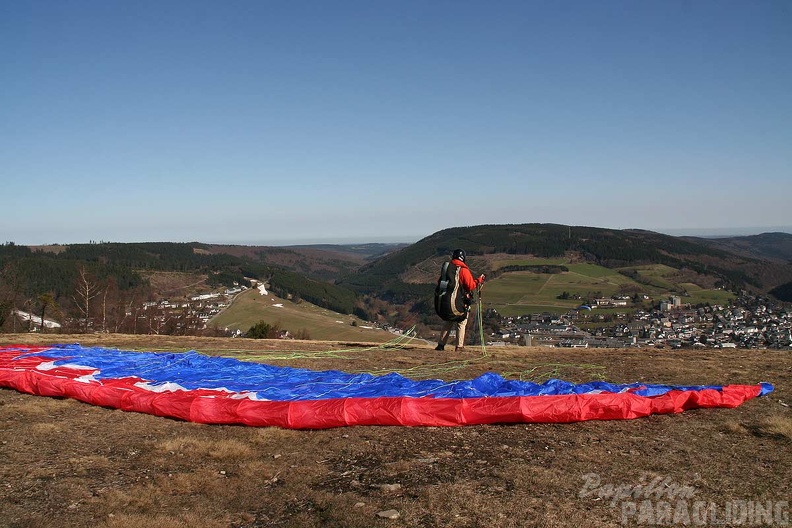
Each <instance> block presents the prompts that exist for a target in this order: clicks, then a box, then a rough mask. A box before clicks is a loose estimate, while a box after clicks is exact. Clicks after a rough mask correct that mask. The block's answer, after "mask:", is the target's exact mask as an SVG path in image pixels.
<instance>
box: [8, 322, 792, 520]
mask: <svg viewBox="0 0 792 528" xmlns="http://www.w3.org/2000/svg"><path fill="white" fill-rule="evenodd" d="M74 342H80V343H82V344H83V345H85V346H92V345H101V346H107V347H118V348H123V349H134V350H173V351H181V350H190V349H194V350H197V351H199V352H202V353H207V354H223V355H233V356H235V357H239V358H244V357H246V356H247V357H254V356H256V357H262V356H264V355H266V354H268V353H270V352H272V351H274V350H287V349H293V350H298V351H305V352H307V351H311V350H330V349H338V350H340V351H341V352H339V354H338V357H334V358H329V359H328V358H325V359H310V358H308V357H304V358H302V359H292V360H283V359H280V360H272V361H270V362H271V363H273V364H283V365H291V366H300V367H309V368H313V369H318V370H324V369H343V370H354V371H363V370H367V371H377V372H381V371H392V370H395V371H400V372H402V373H405V375H412V376H414V377H436V378H443V379H448V380H451V379H460V378H470V377H474V376H476V375H478V374H481V373H483V372H486V371H496V372H500V373H502V374H504V375H508V376H512V377H522V378H524V379H533V380H536V381H543V380H545V379H547V378H548V377H550V376H553V377H560V378H563V379H568V380H570V381H575V382H584V381H589V380H591V379H594V378H598V379H605V380H607V381H612V382H619V383H622V382H633V381H647V382H656V383H669V384H727V383H745V384H754V383H757V382H759V381H768V382H771V383H773V384H774V385H775V387H776V390H775V392H773V393H771V394H770V395H768V396H766V397H763V398H757V399H754V400H750V401H748V402H746V403H745V404H743V405H742V406H740V407H738V408H736V409H706V410H696V411H688V412H686V413H683V414H678V415H664V416H652V417H649V418H643V419H638V420H629V421H597V422H583V423H575V424H559V425H553V424H517V425H484V426H467V427H449V428H439V427H428V428H427V427H417V428H409V427H347V428H337V429H328V430H319V431H298V430H284V429H277V428H251V427H244V426H213V425H199V424H193V423H186V422H180V421H176V420H170V419H166V418H159V417H155V416H149V415H145V414H137V413H127V412H122V411H117V410H112V409H105V408H100V407H94V406H91V405H87V404H84V403H80V402H77V401H72V400H59V399H53V398H44V397H37V396H31V395H27V394H21V393H18V392H16V391H13V390H9V389H0V460H2V466H0V526H3V527H30V528H33V527H36V528H38V527H70V526H75V527H81V526H92V527H97V528H103V527H115V528H156V527H165V526H168V527H265V526H296V527H320V526H343V527H376V526H388V527H402V526H410V527H447V526H453V527H504V528H505V527H523V526H542V527H568V526H569V527H576V528H581V527H593V526H620V525H622V514H623V511H624V512H626V514H629V513H630V506H631V505H633V504H634V505H636V506H637V507H641V501H644V500H645V501H647V502H646V503H645V506H646V508H645V509H644V510H642V512H643V517H640V516H639V515H638V514H635V515H631V516H628V517H627V519H626V522H625V523H624V525H627V526H635V525H651V524H664V525H677V526H683V524H682V521H683V520H684V519H682V518H678V519H677V522H676V523H675V522H673V519H671V518H670V517H663V515H665V514H666V513H667V512H668V511H672V512H674V511H682V509H684V508H685V507H690V511H693V507H694V503H695V502H696V501H699V502H702V503H703V504H706V505H708V507H709V508H710V509H709V510H706V511H705V514H706V512H711V511H713V510H712V508H716V509H717V508H725V507H726V506H727V505H731V504H738V505H743V506H745V505H746V504H747V505H756V504H759V505H760V506H762V507H765V506H766V507H769V508H770V509H771V510H772V509H773V508H775V510H773V511H771V512H770V513H769V514H766V515H770V517H767V516H766V515H765V514H761V515H765V517H761V518H760V521H761V520H762V519H764V521H767V519H770V521H772V523H775V524H777V523H778V522H779V521H783V520H784V518H785V519H786V520H787V522H789V508H788V506H787V505H786V504H788V501H789V500H790V490H791V489H792V485H791V484H790V482H792V412H790V408H789V407H788V404H790V403H792V397H790V394H791V393H790V391H791V390H792V360H791V359H790V355H789V354H790V353H789V351H786V352H784V351H769V350H767V351H766V350H751V351H748V350H691V351H684V350H678V351H677V350H675V351H666V350H649V351H647V350H560V349H548V348H518V347H513V348H502V347H501V348H488V349H487V351H486V355H485V354H482V352H481V351H480V350H478V349H476V348H473V349H472V350H473V351H472V352H471V351H469V352H468V353H467V354H468V355H467V356H466V357H464V358H459V357H455V356H454V354H453V352H435V351H433V350H431V348H430V347H429V346H426V345H423V344H416V345H408V346H406V347H404V348H402V349H399V350H395V351H394V350H383V349H379V348H367V347H365V346H359V347H355V346H353V344H351V343H338V342H318V341H312V342H308V341H303V342H300V341H263V340H261V341H260V340H245V339H233V340H232V339H210V338H189V337H178V338H177V337H168V336H127V335H109V336H81V335H79V336H78V335H70V336H64V335H52V336H36V335H29V334H14V335H8V334H5V335H2V336H0V346H6V345H9V344H14V343H28V344H39V343H74ZM309 355H310V354H305V356H309ZM597 481H598V482H599V485H598V486H595V483H596V482H597ZM653 482H654V486H653V488H651V491H650V490H647V489H646V488H644V489H641V488H639V486H641V485H648V484H651V483H653ZM614 491H622V492H625V494H628V493H630V492H634V493H635V494H636V496H637V498H628V499H620V498H614V497H613V493H614ZM680 491H681V492H682V495H681V496H682V499H679V496H678V494H679V493H680ZM675 494H676V496H675ZM784 501H787V502H784ZM664 505H668V508H673V509H672V510H668V509H666V506H664ZM650 507H651V511H650V509H649V508H650ZM735 508H736V506H735ZM751 508H753V506H751ZM388 510H393V511H395V512H397V514H393V516H394V517H396V515H398V516H397V517H396V518H386V517H382V516H379V515H378V514H380V513H382V512H385V511H388ZM760 510H761V508H760ZM685 511H688V510H685ZM717 511H718V513H720V514H721V515H723V510H717ZM664 512H666V513H664ZM650 513H651V514H652V517H649V514H650ZM749 513H750V515H751V517H750V518H748V520H754V521H755V520H756V518H758V517H759V516H760V514H759V513H755V511H754V510H753V509H751V511H750V512H749ZM699 514H701V511H699ZM669 515H670V514H669ZM731 515H732V518H733V519H736V518H737V515H736V514H735V513H734V512H732V513H731ZM746 515H748V514H747V513H746ZM784 516H786V517H784ZM721 518H723V517H721ZM695 520H696V519H693V520H692V521H689V522H688V525H692V524H694V522H693V521H695ZM699 520H700V519H699ZM705 520H706V521H707V524H714V523H713V522H712V521H713V518H712V517H711V516H710V517H708V518H706V519H705ZM738 520H739V519H738ZM650 521H651V522H650ZM663 521H665V522H663ZM732 524H737V523H736V522H734V523H732ZM742 524H743V525H760V524H763V525H766V524H770V523H768V522H760V523H754V524H749V523H748V522H747V521H746V522H744V523H742ZM727 525H728V523H727Z"/></svg>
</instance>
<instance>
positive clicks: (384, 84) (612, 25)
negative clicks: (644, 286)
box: [0, 0, 792, 244]
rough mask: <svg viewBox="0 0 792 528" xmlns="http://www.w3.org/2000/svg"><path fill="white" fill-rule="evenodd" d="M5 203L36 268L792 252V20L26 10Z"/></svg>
mask: <svg viewBox="0 0 792 528" xmlns="http://www.w3.org/2000/svg"><path fill="white" fill-rule="evenodd" d="M0 193H2V196H3V200H2V212H1V213H0V243H2V242H9V241H12V242H15V243H17V244H45V243H64V244H65V243H78V242H88V241H91V240H93V241H112V242H142V241H171V242H181V241H185V242H186V241H200V242H217V243H237V244H288V243H308V242H317V241H325V242H351V241H355V242H360V241H367V242H379V241H402V242H411V241H415V240H417V239H419V238H422V237H424V236H428V235H430V234H432V233H434V232H436V231H438V230H440V229H444V228H447V227H455V226H465V225H477V224H501V223H528V222H552V223H560V224H571V225H586V226H594V227H610V228H622V229H626V228H642V229H651V230H656V231H661V232H672V233H673V234H677V233H678V232H679V231H680V230H683V229H693V230H698V231H707V230H709V231H713V232H714V231H720V232H725V233H728V232H734V233H736V234H748V232H756V233H759V232H763V231H770V230H792V227H790V226H792V207H790V201H791V200H792V2H790V1H789V0H778V1H766V0H740V1H736V0H646V1H634V0H624V1H621V0H619V1H611V0H597V1H590V0H580V1H565V0H552V1H544V0H517V1H509V0H497V1H485V0H481V1H470V0H454V1H440V0H415V1H412V0H361V1H346V0H333V1H326V0H321V1H320V0H317V1H301V0H288V1H269V0H233V1H227V2H226V1H216V0H212V1H203V0H167V1H161V0H134V1H127V0H84V1H82V0H57V1H55V0H45V1H36V0H0ZM738 231H740V233H737V232H738Z"/></svg>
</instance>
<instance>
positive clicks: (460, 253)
mask: <svg viewBox="0 0 792 528" xmlns="http://www.w3.org/2000/svg"><path fill="white" fill-rule="evenodd" d="M451 258H452V259H456V260H461V261H462V262H465V250H464V249H455V250H454V252H453V253H452V254H451Z"/></svg>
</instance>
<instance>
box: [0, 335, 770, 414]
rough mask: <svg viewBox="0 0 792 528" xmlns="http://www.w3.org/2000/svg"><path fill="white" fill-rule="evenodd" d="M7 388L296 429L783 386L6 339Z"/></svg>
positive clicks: (716, 396)
mask: <svg viewBox="0 0 792 528" xmlns="http://www.w3.org/2000/svg"><path fill="white" fill-rule="evenodd" d="M0 387H10V388H13V389H16V390H18V391H21V392H26V393H30V394H37V395H41V396H55V397H66V398H74V399H77V400H80V401H84V402H88V403H91V404H94V405H100V406H104V407H111V408H116V409H123V410H126V411H136V412H143V413H149V414H154V415H157V416H167V417H171V418H177V419H181V420H187V421H192V422H200V423H211V424H245V425H252V426H278V427H284V428H294V429H322V428H328V427H339V426H346V425H410V426H416V425H425V426H444V425H448V426H451V425H465V424H484V423H528V422H576V421H582V420H611V419H631V418H638V417H642V416H648V415H650V414H658V413H677V412H682V411H685V410H688V409H694V408H701V407H736V406H738V405H740V404H742V403H743V402H744V401H746V400H749V399H751V398H754V397H756V396H761V395H764V394H766V393H768V392H770V391H772V390H773V387H772V385H770V384H767V383H761V384H757V385H726V386H668V385H655V384H645V383H632V384H611V383H606V382H601V381H595V382H590V383H584V384H574V383H569V382H566V381H562V380H549V381H547V382H545V383H542V384H537V383H532V382H526V381H518V380H508V379H504V378H503V377H501V376H499V375H498V374H494V373H486V374H483V375H481V376H479V377H478V378H475V379H472V380H459V381H454V382H446V381H443V380H411V379H409V378H406V377H404V376H401V375H399V374H396V373H391V374H387V375H384V376H374V375H372V374H352V373H344V372H340V371H312V370H307V369H297V368H289V367H276V366H271V365H264V364H260V363H249V362H243V361H239V360H236V359H232V358H224V357H211V356H204V355H201V354H198V353H195V352H187V353H154V352H127V351H121V350H114V349H107V348H83V347H81V346H80V345H57V346H52V347H29V346H9V347H3V348H0Z"/></svg>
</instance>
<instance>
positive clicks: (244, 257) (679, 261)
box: [0, 224, 792, 324]
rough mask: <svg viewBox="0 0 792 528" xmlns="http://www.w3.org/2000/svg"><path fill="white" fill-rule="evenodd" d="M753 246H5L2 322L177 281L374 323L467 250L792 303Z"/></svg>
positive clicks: (763, 244)
mask: <svg viewBox="0 0 792 528" xmlns="http://www.w3.org/2000/svg"><path fill="white" fill-rule="evenodd" d="M745 238H748V237H738V238H734V239H728V240H718V241H712V240H707V239H695V238H680V237H673V236H668V235H662V234H659V233H654V232H649V231H640V230H614V229H601V228H594V227H585V226H565V225H558V224H518V225H481V226H469V227H454V228H449V229H444V230H442V231H438V232H437V233H434V234H432V235H430V236H428V237H426V238H424V239H422V240H420V241H418V242H416V243H414V244H410V245H406V246H404V245H387V244H367V245H357V246H344V245H338V246H333V245H323V246H300V247H297V246H294V247H279V248H268V247H248V246H218V245H208V244H202V243H198V242H192V243H167V242H162V243H128V244H125V243H97V244H74V245H63V246H51V247H47V248H29V247H26V246H18V245H15V244H13V243H6V244H3V245H0V311H3V312H10V311H11V309H12V308H17V309H22V308H25V307H28V310H31V311H36V310H39V309H41V310H43V309H44V307H40V306H38V305H39V304H42V303H51V302H54V303H55V304H56V305H57V306H58V307H59V308H60V309H61V310H62V311H63V312H64V314H68V313H71V312H73V311H74V310H75V309H76V308H78V306H75V302H74V299H75V288H76V285H77V284H78V283H79V280H80V278H81V277H82V275H81V273H87V275H88V277H89V279H90V285H91V286H95V287H96V289H97V291H102V292H103V296H105V297H107V295H108V292H111V294H112V292H115V294H114V295H115V297H117V299H118V303H119V305H120V303H121V302H122V301H123V300H124V299H126V301H125V302H131V301H130V299H137V300H138V301H142V300H145V299H156V298H158V297H161V296H164V292H158V291H156V288H154V287H152V285H151V284H150V283H149V281H148V279H147V276H148V275H150V274H151V273H153V272H177V273H187V274H196V275H200V277H201V281H204V282H205V283H206V285H207V286H209V287H214V288H218V287H222V286H231V285H234V284H240V283H245V282H246V281H247V280H248V279H259V280H263V281H266V282H267V283H268V284H269V286H270V289H271V290H272V291H273V292H275V293H276V294H277V295H282V296H284V297H298V298H302V299H305V300H307V301H309V302H312V303H314V304H318V305H320V306H323V307H326V308H329V309H331V310H334V311H337V312H341V313H358V314H359V315H360V316H361V317H366V316H367V315H372V314H369V313H367V312H369V311H376V312H383V311H384V312H387V311H388V309H386V308H387V306H391V307H392V306H393V305H403V306H402V308H404V309H409V308H410V307H412V306H414V305H415V304H416V303H418V302H425V301H426V299H428V298H431V292H432V289H433V287H434V282H435V281H436V273H437V271H438V270H439V266H440V264H441V263H442V261H443V260H444V259H446V258H447V257H448V255H449V254H450V253H451V252H452V251H453V249H455V248H457V247H460V248H463V249H465V250H466V251H467V252H468V254H469V256H470V258H469V262H470V263H471V267H473V269H474V270H476V271H477V272H482V273H487V274H490V275H491V276H492V273H493V272H496V271H497V269H496V267H495V265H496V264H495V263H496V262H498V261H502V260H504V258H506V259H508V258H513V259H515V260H520V257H529V256H530V257H537V258H554V259H558V258H561V259H565V260H566V261H569V262H591V263H596V264H598V265H601V266H604V267H608V268H614V269H619V268H629V267H630V266H632V267H634V266H637V265H641V264H665V265H667V266H669V267H672V268H675V269H679V270H686V271H688V272H690V271H692V272H695V273H697V274H700V275H703V276H707V277H711V278H712V279H711V281H710V282H711V283H713V284H721V285H723V286H724V287H726V288H729V289H734V288H747V289H750V290H753V291H757V292H763V293H770V294H772V295H775V296H777V297H778V298H779V299H781V300H792V299H791V298H790V297H792V264H790V263H789V261H788V260H785V259H784V257H785V256H787V255H788V249H784V248H790V247H792V235H788V234H785V233H771V234H768V235H766V236H765V235H762V236H759V237H757V238H752V239H750V240H747V241H746V240H745ZM523 260H525V258H523ZM502 271H505V268H504V269H503V270H501V272H502ZM624 273H629V271H628V270H627V269H625V270H624ZM83 282H84V284H83V286H86V284H85V281H83ZM83 293H85V294H86V295H87V293H89V292H83ZM108 299H109V297H108ZM383 301H384V302H383ZM108 302H109V301H108ZM425 308H426V306H425V305H424V306H423V308H422V309H425ZM428 311H431V310H428ZM36 313H40V312H38V311H37V312H36ZM1 319H2V318H0V324H1Z"/></svg>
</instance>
